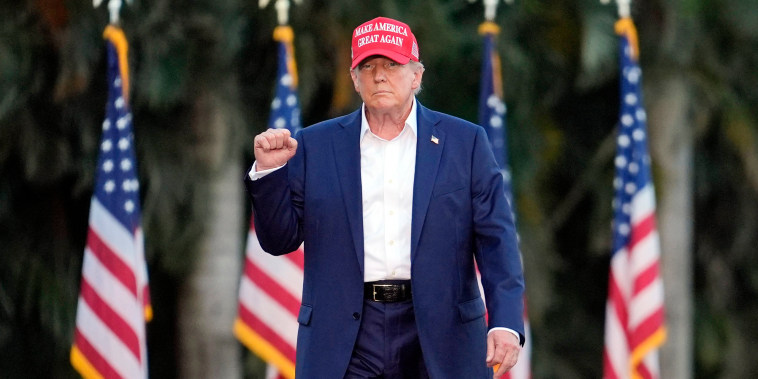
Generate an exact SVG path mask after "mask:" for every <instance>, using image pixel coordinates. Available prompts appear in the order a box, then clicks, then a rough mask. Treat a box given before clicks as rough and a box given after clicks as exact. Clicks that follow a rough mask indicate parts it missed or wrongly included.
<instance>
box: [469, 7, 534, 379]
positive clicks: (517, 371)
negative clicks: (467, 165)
mask: <svg viewBox="0 0 758 379" xmlns="http://www.w3.org/2000/svg"><path fill="white" fill-rule="evenodd" d="M499 32H500V27H498V26H497V25H496V24H495V23H492V22H484V23H483V24H481V25H480V26H479V34H481V35H482V36H483V38H484V56H483V59H482V80H481V90H480V92H479V124H480V125H482V127H484V129H485V130H486V131H487V136H488V137H489V140H490V143H491V144H492V150H493V152H494V153H495V159H496V160H497V163H498V165H499V166H500V170H501V173H502V175H503V184H504V189H505V196H506V197H507V198H508V202H509V203H510V204H511V210H513V204H514V203H513V193H512V191H511V173H510V168H509V166H508V147H507V146H506V141H507V140H506V130H505V125H506V124H505V121H506V118H505V114H506V107H505V102H504V101H503V87H502V84H503V78H502V75H501V73H500V67H501V66H500V56H499V54H498V53H497V49H495V36H497V34H498V33H499ZM513 217H514V219H515V213H514V214H513ZM479 287H480V289H481V283H480V284H479ZM483 296H484V292H483V291H482V297H483ZM524 328H525V329H524V330H525V333H526V342H525V343H524V347H523V348H522V349H521V353H520V354H519V360H518V363H516V365H515V366H514V367H513V368H512V369H511V370H510V371H509V372H507V373H506V374H505V375H503V376H502V378H503V379H528V378H531V376H532V374H531V341H530V340H531V338H530V336H529V320H528V318H527V316H526V307H524Z"/></svg>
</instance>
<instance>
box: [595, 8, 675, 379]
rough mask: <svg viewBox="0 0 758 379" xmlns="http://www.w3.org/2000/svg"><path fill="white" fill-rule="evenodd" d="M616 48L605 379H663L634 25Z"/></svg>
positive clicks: (656, 257) (659, 296)
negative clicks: (617, 103) (617, 110)
mask: <svg viewBox="0 0 758 379" xmlns="http://www.w3.org/2000/svg"><path fill="white" fill-rule="evenodd" d="M616 32H617V33H618V34H619V35H620V47H621V62H622V64H621V74H622V77H621V117H620V126H619V133H618V139H617V155H616V158H615V166H616V177H615V178H614V181H613V187H614V190H615V197H614V199H613V214H614V216H613V246H612V249H613V250H612V252H611V264H610V279H609V284H608V303H607V306H606V321H605V350H604V375H603V376H604V378H607V379H627V378H635V379H636V378H660V368H659V362H658V349H659V347H660V346H661V345H662V344H663V342H664V340H665V329H664V317H663V307H664V304H663V281H662V279H661V274H660V268H659V266H660V255H661V252H660V243H659V240H658V232H657V230H656V223H655V190H654V188H653V181H652V178H651V176H650V155H649V154H648V149H647V126H646V116H645V110H644V108H643V104H642V92H641V89H640V87H641V82H642V71H641V70H640V67H639V64H638V62H637V55H638V54H637V52H638V47H637V38H636V34H637V32H636V30H635V28H634V24H633V23H632V20H631V19H628V18H624V19H621V20H619V21H618V22H617V23H616Z"/></svg>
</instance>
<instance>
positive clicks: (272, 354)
mask: <svg viewBox="0 0 758 379" xmlns="http://www.w3.org/2000/svg"><path fill="white" fill-rule="evenodd" d="M234 335H235V336H236V337H237V339H238V340H240V342H242V344H243V345H245V346H246V347H247V348H248V349H250V350H251V351H252V352H253V353H255V354H256V355H258V356H259V357H261V358H262V359H263V360H264V361H266V362H268V363H270V364H273V365H274V366H276V368H277V369H279V372H280V373H281V374H282V375H283V376H285V377H286V378H289V379H294V378H295V364H294V363H293V362H292V361H291V360H289V359H287V358H286V357H285V356H284V355H282V353H280V352H279V351H278V350H276V348H274V347H273V346H271V344H270V343H268V341H266V340H265V339H264V338H263V337H261V336H260V335H259V334H258V333H256V332H255V331H254V330H252V329H251V328H250V327H249V326H247V325H246V324H245V323H244V322H242V320H240V319H239V318H238V319H236V320H235V321H234Z"/></svg>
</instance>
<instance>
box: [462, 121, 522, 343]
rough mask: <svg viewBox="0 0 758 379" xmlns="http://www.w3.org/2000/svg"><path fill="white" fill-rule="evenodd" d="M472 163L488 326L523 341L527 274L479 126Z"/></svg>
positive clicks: (478, 254) (478, 256)
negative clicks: (503, 328) (524, 296)
mask: <svg viewBox="0 0 758 379" xmlns="http://www.w3.org/2000/svg"><path fill="white" fill-rule="evenodd" d="M472 164H473V165H474V167H472V170H471V172H472V178H471V181H472V183H471V188H472V195H471V196H472V209H473V223H474V233H475V240H476V251H475V258H476V262H477V265H478V267H479V271H480V273H481V275H482V287H483V288H484V296H485V301H486V305H487V312H488V320H489V328H493V327H505V328H509V329H512V330H515V331H517V332H518V333H519V334H520V335H521V342H522V343H523V341H524V322H523V310H524V303H523V294H524V276H523V270H522V266H521V254H520V252H519V248H518V237H517V235H516V227H515V223H514V220H513V212H512V210H511V206H510V204H509V203H508V200H507V199H506V196H505V192H504V191H505V190H504V185H503V176H502V174H501V172H500V170H499V167H498V165H497V162H496V161H495V157H494V154H493V153H492V149H491V148H490V145H489V141H488V140H487V136H486V133H485V131H484V129H482V128H478V130H477V135H476V140H475V143H474V151H473V160H472Z"/></svg>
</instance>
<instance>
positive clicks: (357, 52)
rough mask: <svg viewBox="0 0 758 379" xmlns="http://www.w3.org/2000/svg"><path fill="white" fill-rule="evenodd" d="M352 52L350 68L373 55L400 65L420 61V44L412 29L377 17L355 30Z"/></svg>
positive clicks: (398, 22)
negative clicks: (383, 57)
mask: <svg viewBox="0 0 758 379" xmlns="http://www.w3.org/2000/svg"><path fill="white" fill-rule="evenodd" d="M351 50H352V58H353V62H352V64H351V65H350V68H355V66H357V65H358V64H359V63H361V61H363V60H364V59H366V58H368V57H370V56H372V55H382V56H385V57H387V58H389V59H392V60H393V61H395V62H397V63H400V64H406V63H408V62H410V61H411V60H414V61H416V62H418V61H419V59H418V43H417V42H416V36H414V35H413V33H412V32H411V28H410V27H408V25H406V24H405V23H402V22H400V21H397V20H393V19H391V18H387V17H377V18H375V19H373V20H371V21H367V22H364V23H363V24H361V25H360V26H358V27H357V28H355V30H354V31H353V42H352V48H351Z"/></svg>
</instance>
